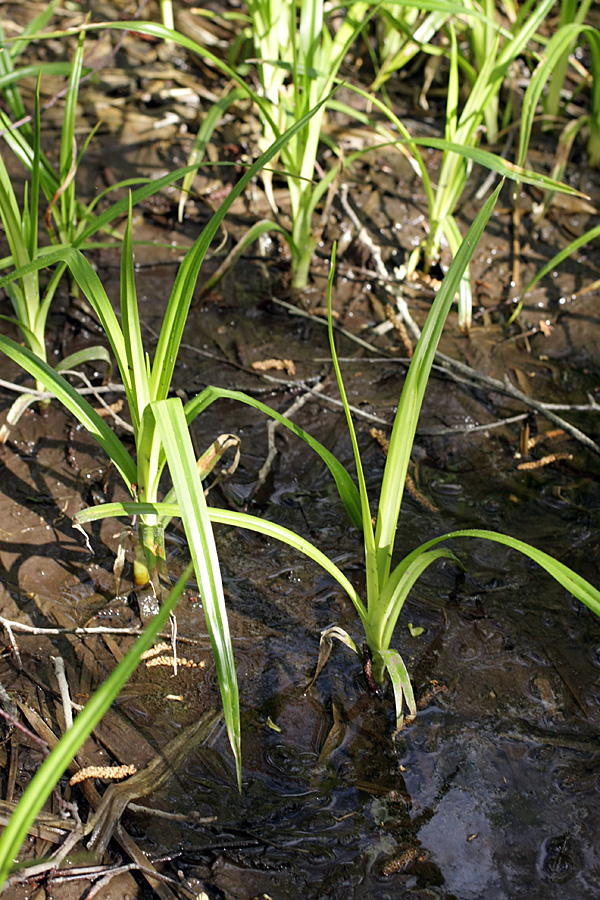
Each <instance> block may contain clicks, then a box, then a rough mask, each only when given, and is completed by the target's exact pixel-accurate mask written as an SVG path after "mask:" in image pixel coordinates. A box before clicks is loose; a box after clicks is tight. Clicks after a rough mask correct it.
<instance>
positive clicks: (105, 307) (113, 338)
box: [0, 247, 132, 400]
mask: <svg viewBox="0 0 600 900" xmlns="http://www.w3.org/2000/svg"><path fill="white" fill-rule="evenodd" d="M57 262H62V263H65V264H66V265H68V267H69V269H70V271H71V273H72V275H73V278H74V279H75V281H76V282H77V284H78V285H79V287H80V288H81V290H82V292H83V293H84V294H85V296H86V298H87V299H88V300H89V302H90V304H91V306H92V307H93V309H94V312H95V313H96V315H97V316H98V319H99V320H100V324H101V325H102V328H103V329H104V332H105V334H106V336H107V338H108V340H109V341H110V345H111V347H112V349H113V353H114V354H115V357H116V359H117V363H118V365H119V370H120V372H121V378H122V380H123V386H124V387H125V391H126V393H127V397H128V400H129V399H130V397H131V390H132V388H131V377H130V374H129V370H128V368H127V355H126V352H125V343H124V340H123V333H122V331H121V327H120V325H119V322H118V319H117V317H116V315H115V313H114V310H113V308H112V305H111V302H110V300H109V299H108V296H107V294H106V291H105V290H104V287H103V285H102V282H101V281H100V279H99V278H98V275H97V274H96V272H95V271H94V270H93V268H92V267H91V265H90V264H89V262H88V261H87V259H86V258H85V256H84V255H83V254H82V253H81V252H80V251H79V250H74V249H73V248H71V247H58V248H57V249H56V250H51V251H49V252H48V253H43V254H40V256H39V257H38V258H37V259H34V260H32V261H31V262H30V263H28V264H27V265H26V266H22V267H20V268H18V269H16V270H15V271H14V272H11V273H10V274H9V275H5V276H4V277H3V278H0V288H3V287H6V285H8V284H10V283H11V282H12V281H14V280H15V279H17V278H20V277H23V275H25V274H27V273H29V272H36V271H38V270H39V269H44V268H47V267H48V266H51V265H54V264H55V263H57Z"/></svg>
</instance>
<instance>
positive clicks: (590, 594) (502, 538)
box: [418, 528, 600, 616]
mask: <svg viewBox="0 0 600 900" xmlns="http://www.w3.org/2000/svg"><path fill="white" fill-rule="evenodd" d="M457 537H466V538H483V539H484V540H486V541H495V542H496V543H497V544H504V545H505V546H506V547H510V548H511V549H512V550H518V551H519V553H523V554H524V555H525V556H528V557H529V559H532V560H533V561H534V562H536V563H537V564H538V565H539V566H541V567H542V568H543V569H545V570H546V572H548V574H549V575H552V577H553V578H555V579H556V581H558V583H559V584H560V585H562V587H564V588H566V590H567V591H569V592H570V593H571V594H573V596H574V597H576V598H577V600H580V601H581V603H584V604H585V605H586V606H587V607H588V609H591V611H592V612H593V613H596V615H597V616H600V591H598V590H597V588H595V587H594V586H593V585H591V584H590V583H589V581H587V580H586V579H585V578H582V577H581V575H578V574H577V573H576V572H574V571H573V570H572V569H570V568H569V567H568V566H565V565H564V564H563V563H561V562H559V561H558V560H557V559H554V557H552V556H550V555H549V554H548V553H544V551H543V550H538V549H537V548H536V547H532V546H531V544H526V543H525V542H524V541H519V540H517V538H513V537H509V536H508V535H506V534H500V533H498V532H496V531H487V530H485V529H481V528H469V529H465V530H462V531H450V532H449V533H448V534H443V535H442V536H441V537H438V538H434V539H433V540H431V541H427V542H426V543H425V544H422V545H421V547H419V548H418V552H424V551H426V550H428V549H429V548H430V547H433V546H434V545H435V544H439V543H440V541H447V540H450V539H451V538H457Z"/></svg>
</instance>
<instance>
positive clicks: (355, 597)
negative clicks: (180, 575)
mask: <svg viewBox="0 0 600 900" xmlns="http://www.w3.org/2000/svg"><path fill="white" fill-rule="evenodd" d="M500 187H501V185H499V186H498V188H497V189H496V190H495V191H494V193H493V194H492V196H491V197H490V198H489V199H488V200H487V201H486V203H485V204H484V206H483V207H482V209H481V211H480V212H479V214H478V216H477V218H476V219H475V221H474V222H473V224H472V225H471V227H470V229H469V231H468V233H467V235H466V237H465V239H464V240H463V242H462V244H461V246H460V247H459V249H458V252H457V253H456V255H455V257H454V260H453V261H452V264H451V266H450V268H449V270H448V273H447V274H446V276H445V278H444V281H443V283H442V287H441V288H440V290H439V291H438V294H437V296H436V298H435V300H434V302H433V305H432V307H431V310H430V313H429V315H428V317H427V320H426V322H425V326H424V328H423V331H422V334H421V338H420V340H419V342H418V344H417V347H416V349H415V352H414V355H413V358H412V361H411V365H410V367H409V370H408V374H407V377H406V380H405V383H404V386H403V389H402V393H401V396H400V401H399V404H398V409H397V412H396V417H395V420H394V426H393V430H392V435H391V439H390V447H389V451H388V457H387V461H386V466H385V470H384V475H383V480H382V484H381V490H380V495H379V501H378V505H377V510H376V515H375V517H374V519H373V510H372V505H371V499H370V497H369V495H368V492H367V487H366V481H365V477H364V474H363V467H362V461H361V457H360V451H359V445H358V440H357V436H356V432H355V429H354V425H353V422H352V416H351V413H350V409H349V406H348V402H347V399H346V394H345V390H344V384H343V380H342V375H341V371H340V366H339V364H338V361H337V356H336V352H335V344H334V336H333V325H332V316H331V291H332V284H333V276H334V265H335V250H334V256H333V259H332V267H331V272H330V277H329V286H328V303H329V309H330V313H329V339H330V346H331V354H332V359H333V363H334V367H335V371H336V376H337V380H338V386H339V389H340V393H341V396H342V402H343V405H344V409H345V413H346V419H347V424H348V428H349V431H350V436H351V439H352V446H353V449H354V459H355V465H356V473H357V480H358V487H356V485H355V484H354V482H353V480H352V479H351V478H350V476H349V474H348V472H347V471H346V469H345V468H344V467H343V466H342V465H341V464H340V463H339V462H337V461H336V460H335V458H334V457H332V455H331V453H329V451H327V450H326V449H325V448H323V447H322V446H321V445H320V444H319V443H318V442H317V441H315V440H314V438H312V437H311V436H310V435H309V434H307V433H306V432H305V431H304V430H303V429H301V428H300V427H299V426H297V425H296V424H294V423H293V422H290V421H289V420H288V419H286V418H285V417H284V416H282V415H281V414H279V413H277V412H276V411H274V410H271V409H270V408H269V407H268V406H266V405H265V404H263V403H261V402H260V401H259V400H257V399H256V398H253V397H249V396H247V395H244V394H243V393H241V392H239V391H230V390H225V389H221V388H215V387H208V388H206V389H205V390H204V391H203V392H202V393H201V394H199V395H198V396H197V397H196V398H194V399H193V400H191V401H190V402H189V403H188V404H187V405H186V407H185V409H184V415H185V418H186V420H188V421H191V420H192V419H193V418H194V417H195V416H196V415H198V414H199V413H200V412H202V411H203V410H204V409H206V407H207V406H208V405H209V404H211V403H213V402H214V401H216V400H218V399H220V398H227V399H230V400H231V399H234V400H239V401H240V402H243V403H245V404H247V405H250V406H252V407H254V408H255V409H259V410H261V411H263V412H265V413H266V414H268V415H269V416H271V417H272V418H274V419H276V420H277V421H278V422H280V423H281V424H282V425H283V426H284V427H286V428H287V429H289V430H290V431H292V432H293V433H295V434H296V435H298V436H299V437H301V438H302V439H303V440H305V441H306V442H307V443H308V445H309V446H310V447H311V448H312V449H313V450H315V451H316V452H317V453H318V454H319V455H320V456H321V458H322V460H323V461H324V462H325V463H326V465H327V466H328V467H329V469H330V471H331V473H332V475H333V476H334V478H335V482H336V486H337V489H338V492H339V495H340V498H341V500H342V502H343V504H344V506H345V508H346V510H347V512H348V514H349V515H350V517H351V519H352V521H353V523H354V524H355V526H356V527H358V528H359V529H360V530H362V533H363V537H364V551H365V573H366V594H367V595H366V598H365V599H363V598H362V597H361V596H360V595H359V593H358V592H357V590H356V589H355V587H354V586H353V585H352V583H351V582H350V580H349V579H348V578H347V576H346V575H345V574H344V573H343V572H342V571H341V570H340V568H339V567H338V566H337V565H336V564H335V563H334V562H333V561H332V560H331V559H330V558H328V556H327V555H326V554H325V553H324V552H322V551H321V550H320V549H318V548H317V547H315V546H314V545H313V544H312V543H311V542H310V541H308V540H306V539H305V538H304V537H303V536H301V535H299V534H297V533H295V532H293V531H291V530H290V529H287V528H284V527H283V526H281V525H278V524H276V523H272V522H268V521H266V520H264V519H260V518H258V517H256V516H251V515H248V514H246V513H241V512H237V511H232V510H221V509H214V508H209V510H208V515H209V517H210V520H211V521H212V522H213V523H215V524H217V523H218V524H225V525H234V526H237V527H239V528H246V529H249V530H252V531H255V532H259V533H261V534H264V535H265V536H267V537H269V538H274V539H276V540H279V541H281V542H283V543H286V544H288V545H289V546H291V547H294V548H296V549H297V550H299V551H300V552H302V553H304V554H305V555H306V556H308V557H309V558H310V559H312V560H314V561H315V562H317V563H318V564H319V565H321V566H322V567H323V568H324V569H325V570H326V571H327V572H328V573H329V574H330V575H331V576H332V577H333V578H335V580H336V581H337V582H338V584H339V585H340V586H341V587H342V588H343V589H344V590H345V591H346V593H347V595H348V596H349V598H350V600H351V602H352V603H353V605H354V607H355V609H356V611H357V613H358V616H359V618H360V621H361V624H362V627H363V631H364V639H365V642H366V645H367V648H368V650H367V653H368V656H369V658H370V660H371V662H372V674H373V677H374V678H375V680H376V681H377V682H379V683H382V682H383V681H384V676H385V673H386V671H387V673H388V674H389V677H390V681H391V683H392V687H393V692H394V699H395V707H396V727H397V729H399V728H401V727H402V725H403V723H404V712H403V710H404V707H405V706H406V708H407V709H408V717H409V719H410V718H412V717H414V715H416V706H415V700H414V693H413V689H412V685H411V681H410V676H409V673H408V671H407V669H406V666H405V664H404V662H403V660H402V657H401V655H400V653H399V652H398V651H397V650H396V649H395V648H393V647H392V646H391V643H392V639H393V636H394V631H395V628H396V625H397V622H398V617H399V615H400V613H401V611H402V607H403V605H404V603H405V601H406V599H407V597H408V595H409V593H410V591H411V590H412V588H413V586H414V584H415V582H416V581H417V579H418V578H419V577H420V575H422V574H423V572H424V571H425V570H426V569H427V568H428V566H430V565H431V564H432V563H434V562H435V561H437V560H440V559H443V558H446V559H454V560H455V559H456V556H455V554H454V553H453V551H452V550H450V549H449V548H448V547H445V546H439V545H440V544H442V543H444V542H446V541H448V540H453V539H456V538H470V539H485V540H490V541H495V542H497V543H499V544H503V545H505V546H507V547H510V548H512V549H514V550H518V551H519V552H520V553H523V554H524V555H525V556H528V557H529V558H530V559H532V560H533V561H535V562H536V563H537V564H538V565H540V566H541V567H542V568H543V569H545V570H546V571H547V572H548V573H549V574H550V575H551V576H553V577H554V578H555V579H556V580H557V581H558V582H559V583H560V584H561V585H562V586H563V587H565V588H566V589H567V590H568V591H570V592H571V593H572V594H573V595H574V596H575V597H576V598H577V599H578V600H580V601H581V602H582V603H584V604H585V605H587V606H588V607H589V608H590V609H591V610H592V611H593V612H595V613H596V614H597V615H600V592H599V591H598V590H597V589H596V588H595V587H593V586H592V585H590V584H589V583H588V582H587V581H586V580H585V579H583V578H581V577H580V576H579V575H577V574H576V573H575V572H573V571H572V570H571V569H569V568H568V567H567V566H565V565H563V564H562V563H561V562H559V561H558V560H555V559H553V558H552V557H551V556H550V555H548V554H547V553H544V552H543V551H541V550H538V549H537V548H535V547H533V546H531V545H530V544H527V543H525V542H524V541H521V540H518V539H516V538H513V537H510V536H507V535H504V534H499V533H496V532H493V531H488V530H485V529H465V530H460V531H454V532H450V533H448V534H444V535H440V536H438V537H434V538H433V539H431V540H428V541H426V542H425V543H423V544H421V545H420V546H418V547H417V548H416V549H414V550H412V551H411V552H409V553H408V554H407V555H406V556H405V557H404V558H403V559H401V560H400V561H399V562H397V563H395V564H394V565H392V563H393V556H394V544H395V536H396V530H397V527H398V521H399V517H400V512H401V506H402V496H403V491H404V484H405V481H406V474H407V471H408V465H409V460H410V453H411V449H412V445H413V440H414V436H415V433H416V428H417V422H418V419H419V414H420V410H421V406H422V403H423V399H424V395H425V391H426V388H427V382H428V379H429V375H430V373H431V367H432V365H433V361H434V357H435V353H436V350H437V346H438V343H439V340H440V336H441V333H442V329H443V327H444V323H445V320H446V317H447V315H448V312H449V310H450V307H451V305H452V301H453V298H454V295H455V293H456V290H457V288H458V285H459V282H460V279H461V277H462V275H463V272H464V270H465V268H466V266H467V264H468V262H469V260H470V258H471V257H472V255H473V253H474V251H475V248H476V246H477V242H478V240H479V238H480V237H481V234H482V233H483V230H484V228H485V225H486V223H487V221H488V220H489V217H490V215H491V213H492V210H493V208H494V205H495V203H496V200H497V198H498V195H499V191H500ZM147 512H154V513H156V514H157V515H161V516H164V517H169V516H172V515H180V514H181V509H180V506H179V505H178V502H176V498H173V497H169V498H167V501H166V502H158V503H156V504H144V503H139V502H137V503H136V502H133V503H129V502H128V503H110V504H105V505H104V506H103V507H100V508H98V509H93V510H83V511H82V512H80V513H78V514H77V516H76V520H77V521H78V522H79V523H80V524H83V523H85V522H88V521H91V520H93V519H96V518H98V517H99V516H102V517H108V516H113V515H119V516H123V515H133V514H134V513H137V514H144V513H147ZM373 521H375V527H374V526H373ZM334 637H335V638H337V639H339V640H342V641H343V642H344V643H345V644H346V645H347V646H348V647H350V648H351V649H352V650H353V651H354V652H355V653H356V654H357V655H358V656H359V657H360V658H361V659H362V660H363V662H364V661H365V659H366V657H365V654H364V652H363V650H362V648H361V646H360V642H356V641H355V640H354V639H353V638H352V637H351V636H350V635H349V634H347V633H346V632H345V631H343V630H342V629H341V628H340V627H339V626H333V627H331V628H329V629H327V630H326V631H325V632H324V633H323V635H322V638H321V643H322V653H321V655H320V656H321V658H320V660H319V665H318V669H319V668H320V667H321V666H322V664H323V663H324V660H325V659H326V656H327V653H328V648H329V647H330V646H331V640H332V638H334Z"/></svg>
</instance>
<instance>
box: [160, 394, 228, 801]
mask: <svg viewBox="0 0 600 900" xmlns="http://www.w3.org/2000/svg"><path fill="white" fill-rule="evenodd" d="M151 407H152V412H153V413H154V415H155V417H156V425H157V429H158V432H159V434H160V438H161V440H162V443H163V446H164V449H165V455H166V458H167V464H168V466H169V472H170V474H171V478H172V480H173V487H174V488H175V492H176V494H177V499H178V505H179V509H180V515H181V519H182V522H183V526H184V528H185V534H186V538H187V541H188V545H189V549H190V553H191V556H192V561H193V563H194V571H195V573H196V578H197V580H198V588H199V590H200V594H201V596H202V603H203V606H204V614H205V616H206V624H207V627H208V633H209V636H210V642H211V645H212V649H213V655H214V659H215V666H216V669H217V675H218V677H219V687H220V690H221V698H222V701H223V712H224V714H225V722H226V725H227V733H228V735H229V742H230V744H231V748H232V750H233V755H234V757H235V764H236V770H237V776H238V784H239V786H240V788H241V783H242V768H241V766H242V761H241V734H240V710H239V696H238V684H237V677H236V673H235V663H234V659H233V650H232V647H231V635H230V633H229V623H228V621H227V610H226V608H225V597H224V594H223V584H222V582H221V571H220V568H219V557H218V555H217V548H216V545H215V539H214V536H213V532H212V526H211V523H210V519H209V515H208V508H207V506H206V500H205V499H204V490H203V488H202V482H201V481H200V475H199V474H198V469H197V467H196V457H195V455H194V449H193V447H192V441H191V438H190V434H189V431H188V426H187V422H186V420H185V413H184V411H183V404H182V403H181V400H180V399H179V398H178V397H177V398H175V397H174V398H172V399H170V400H158V401H155V402H153V403H152V404H151Z"/></svg>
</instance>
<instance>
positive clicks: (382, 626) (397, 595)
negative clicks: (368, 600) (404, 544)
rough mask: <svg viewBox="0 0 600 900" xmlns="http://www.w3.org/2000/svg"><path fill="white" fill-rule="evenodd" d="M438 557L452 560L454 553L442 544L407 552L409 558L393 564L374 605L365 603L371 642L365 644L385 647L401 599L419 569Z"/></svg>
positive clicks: (412, 583) (416, 578) (393, 628)
mask: <svg viewBox="0 0 600 900" xmlns="http://www.w3.org/2000/svg"><path fill="white" fill-rule="evenodd" d="M438 559H453V560H455V561H456V562H458V560H457V559H456V556H455V555H454V553H452V551H451V550H448V549H447V548H445V547H442V548H439V549H437V550H428V551H424V552H421V553H418V554H411V556H410V558H407V559H404V560H402V562H401V563H400V564H399V565H398V566H396V568H395V569H394V571H393V572H392V574H391V575H390V577H389V578H388V580H387V582H386V584H385V587H384V589H383V591H382V592H381V594H380V596H379V597H378V599H377V602H376V603H375V604H373V605H372V607H371V605H369V635H367V637H368V638H369V637H371V636H372V637H373V639H374V642H373V644H371V642H370V641H369V646H370V647H371V648H372V649H373V648H374V647H376V648H377V649H379V650H387V648H388V647H389V645H390V642H391V640H392V636H393V634H394V631H395V629H396V624H397V622H398V616H399V615H400V612H401V611H402V607H403V606H404V602H405V600H406V598H407V597H408V595H409V593H410V591H411V590H412V588H413V585H414V584H415V582H416V581H418V579H419V578H420V577H421V575H422V574H423V572H424V571H425V570H426V569H427V568H429V566H430V565H431V564H432V563H433V562H436V560H438Z"/></svg>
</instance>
